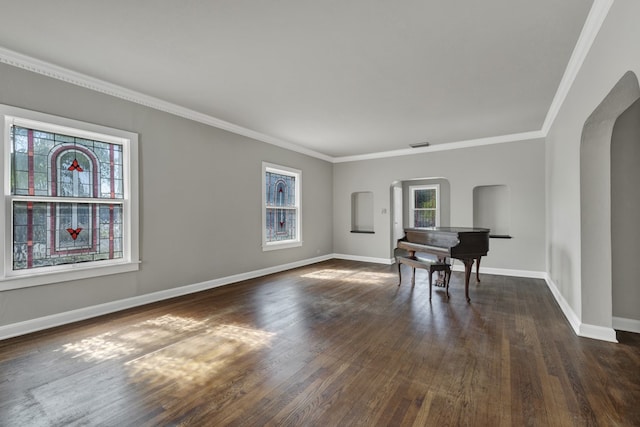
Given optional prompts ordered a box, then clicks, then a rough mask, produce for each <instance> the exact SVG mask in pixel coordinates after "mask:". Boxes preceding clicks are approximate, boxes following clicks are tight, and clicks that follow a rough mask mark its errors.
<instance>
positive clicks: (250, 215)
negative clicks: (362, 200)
mask: <svg viewBox="0 0 640 427" xmlns="http://www.w3.org/2000/svg"><path fill="white" fill-rule="evenodd" d="M0 103H2V104H7V105H12V106H16V107H20V108H26V109H31V110H35V111H40V112H44V113H48V114H54V115H58V116H63V117H67V118H72V119H76V120H81V121H85V122H90V123H95V124H99V125H104V126H109V127H114V128H119V129H123V130H127V131H131V132H135V133H138V134H139V135H140V139H139V141H140V143H139V145H140V150H139V153H140V173H139V177H140V227H141V228H140V254H141V259H142V264H141V269H140V271H138V272H135V273H126V274H118V275H112V276H104V277H100V278H96V279H88V280H78V281H73V282H65V283H58V284H52V285H45V286H37V287H32V288H26V289H19V290H12V291H6V292H0V326H2V325H6V324H11V323H15V322H19V321H23V320H28V319H33V318H38V317H42V316H46V315H51V314H56V313H61V312H65V311H69V310H73V309H78V308H83V307H88V306H92V305H97V304H101V303H106V302H112V301H116V300H119V299H124V298H129V297H134V296H139V295H143V294H147V293H152V292H156V291H161V290H166V289H169V288H174V287H179V286H184V285H190V284H195V283H200V282H203V281H208V280H212V279H216V278H223V277H227V276H231V275H234V274H239V273H245V272H250V271H254V270H259V269H262V268H267V267H273V266H278V265H282V264H286V263H290V262H295V261H300V260H305V259H310V258H313V257H316V256H320V255H326V254H330V253H332V249H333V242H332V234H331V233H330V232H327V230H331V229H332V228H333V221H332V214H333V206H332V203H333V199H332V195H331V190H332V187H333V185H332V165H331V164H330V163H328V162H325V161H322V160H318V159H315V158H311V157H308V156H305V155H302V154H298V153H295V152H292V151H288V150H284V149H280V148H278V147H275V146H272V145H269V144H265V143H262V142H258V141H255V140H252V139H249V138H246V137H243V136H238V135H235V134H232V133H229V132H226V131H223V130H220V129H216V128H213V127H210V126H206V125H203V124H200V123H197V122H193V121H190V120H187V119H183V118H180V117H176V116H173V115H170V114H166V113H163V112H160V111H157V110H154V109H150V108H147V107H143V106H141V105H138V104H134V103H131V102H127V101H124V100H121V99H118V98H114V97H111V96H108V95H104V94H100V93H98V92H94V91H91V90H88V89H84V88H81V87H78V86H74V85H71V84H67V83H64V82H61V81H59V80H54V79H51V78H48V77H45V76H42V75H39V74H34V73H31V72H28V71H25V70H22V69H18V68H14V67H11V66H8V65H4V64H0ZM262 161H268V162H271V163H276V164H281V165H284V166H289V167H293V168H297V169H300V170H302V215H303V218H302V225H303V230H302V237H303V246H302V247H300V248H292V249H284V250H277V251H268V252H262V249H261V170H262V169H261V168H262Z"/></svg>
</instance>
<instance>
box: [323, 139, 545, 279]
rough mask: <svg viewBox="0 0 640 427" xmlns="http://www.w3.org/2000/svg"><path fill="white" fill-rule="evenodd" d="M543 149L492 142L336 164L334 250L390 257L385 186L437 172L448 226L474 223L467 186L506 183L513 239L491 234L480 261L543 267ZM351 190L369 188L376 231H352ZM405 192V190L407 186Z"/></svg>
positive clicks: (486, 264) (533, 268) (532, 143)
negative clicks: (444, 190)
mask: <svg viewBox="0 0 640 427" xmlns="http://www.w3.org/2000/svg"><path fill="white" fill-rule="evenodd" d="M544 150H545V148H544V141H543V140H540V139H538V140H529V141H519V142H510V143H504V144H494V145H487V146H482V147H474V148H465V149H458V150H449V151H433V152H429V153H422V154H415V155H411V156H398V157H393V158H386V159H375V160H362V161H355V162H345V163H337V164H335V165H334V181H333V185H334V190H333V193H334V196H333V197H334V231H333V233H334V234H333V242H334V252H336V253H338V254H344V255H349V256H353V257H364V258H373V259H378V260H383V259H386V260H389V259H390V258H391V251H392V246H393V242H392V237H391V215H390V213H391V211H390V209H391V193H392V192H391V191H390V188H391V187H392V185H394V183H397V182H399V181H406V180H413V179H427V178H442V179H445V180H447V181H448V183H449V187H450V225H451V226H461V227H471V226H472V225H473V189H474V187H476V186H477V185H500V184H504V185H508V186H509V188H510V191H511V193H510V194H511V198H510V203H511V206H510V211H511V216H512V218H511V229H510V232H511V235H512V236H513V239H491V241H490V251H489V255H488V256H487V258H486V260H485V259H483V261H482V266H484V267H490V268H491V267H492V268H502V269H512V270H524V271H536V272H544V271H545V260H544V245H545V235H544V233H545V215H544V213H545V195H544V188H545V184H544V182H545V170H544V159H545V151H544ZM354 191H372V192H373V194H374V226H375V231H376V232H375V234H369V235H355V234H352V233H350V232H349V231H350V230H349V227H350V218H351V216H350V201H351V193H352V192H354ZM405 193H406V191H405Z"/></svg>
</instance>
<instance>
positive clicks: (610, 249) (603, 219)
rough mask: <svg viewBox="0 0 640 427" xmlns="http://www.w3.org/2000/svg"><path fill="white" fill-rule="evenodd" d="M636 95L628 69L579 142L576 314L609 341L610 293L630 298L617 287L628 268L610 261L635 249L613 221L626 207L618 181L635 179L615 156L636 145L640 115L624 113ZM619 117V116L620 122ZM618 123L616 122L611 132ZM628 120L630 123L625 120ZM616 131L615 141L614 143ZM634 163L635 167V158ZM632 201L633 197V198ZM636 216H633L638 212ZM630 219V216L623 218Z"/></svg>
mask: <svg viewBox="0 0 640 427" xmlns="http://www.w3.org/2000/svg"><path fill="white" fill-rule="evenodd" d="M639 98H640V87H639V85H638V78H637V76H636V75H635V74H634V73H633V72H631V71H629V72H627V73H625V74H624V76H622V78H621V79H620V80H619V81H618V83H617V84H616V85H615V86H614V87H613V89H611V91H610V92H609V94H608V95H607V96H606V97H605V98H604V99H603V101H602V102H601V103H600V105H598V107H597V108H596V109H595V110H594V111H593V113H592V114H591V115H590V116H589V118H588V119H587V120H586V122H585V124H584V127H583V130H582V137H581V144H580V211H581V218H580V234H581V307H580V312H581V313H580V314H581V320H582V324H583V325H589V327H597V328H600V329H601V331H600V332H602V333H603V334H605V333H606V334H607V335H608V337H607V338H608V339H609V340H610V341H616V337H615V330H614V329H613V328H614V325H613V323H614V321H613V319H614V311H618V307H616V308H615V309H614V301H613V294H614V293H615V294H616V301H618V300H620V299H621V298H622V299H624V298H626V297H628V295H627V296H625V295H622V294H620V292H618V291H621V292H622V293H623V294H624V292H625V290H624V289H625V288H626V285H624V286H621V287H620V280H625V279H623V277H625V276H627V275H628V274H632V272H630V271H617V272H616V273H615V275H614V273H613V266H614V265H616V268H617V269H620V268H622V269H627V268H630V267H629V266H628V264H629V263H624V264H626V266H625V265H624V264H623V263H620V262H618V261H619V260H616V262H615V263H614V261H613V256H614V255H616V256H619V253H620V252H624V251H627V252H634V251H636V249H634V248H633V247H629V248H625V247H624V246H625V245H626V243H624V242H622V241H620V240H618V239H619V237H618V235H619V233H620V230H619V228H618V229H617V231H614V233H612V229H614V230H616V227H617V225H613V220H614V219H616V221H617V220H618V219H617V218H625V217H626V216H627V213H624V212H623V211H622V209H624V208H623V206H622V202H621V200H623V199H624V198H625V196H624V190H622V189H620V188H619V185H620V183H621V182H623V181H624V180H635V179H637V178H636V176H637V174H636V172H634V171H632V170H630V169H629V168H630V166H628V165H627V164H626V163H624V162H623V163H624V164H623V163H621V162H620V161H619V158H620V157H621V156H624V155H625V154H624V153H625V150H626V151H627V152H629V153H634V152H635V151H636V149H637V147H633V146H631V145H629V144H640V140H638V139H636V140H635V141H634V136H633V127H634V126H635V125H633V123H634V121H635V120H639V119H638V117H634V116H633V114H634V112H635V111H636V110H634V109H631V110H630V111H631V112H630V113H629V114H630V115H629V117H626V115H625V111H627V110H628V109H629V108H630V107H632V105H634V103H635V102H636V101H637V100H638V99H639ZM621 117H622V118H623V120H622V121H621V122H618V119H619V118H621ZM617 122H618V123H619V124H618V129H617V131H616V132H615V133H617V136H615V135H614V128H616V123H617ZM627 122H631V123H632V124H631V125H628V123H627ZM620 132H621V133H620ZM614 136H615V138H616V140H615V143H614V144H612V141H613V138H614ZM636 138H637V136H636ZM612 151H613V153H612ZM633 155H634V156H635V155H636V154H633ZM613 161H615V164H614V163H612V162H613ZM633 167H634V168H637V167H638V166H637V163H636V164H635V165H634V166H633ZM614 170H615V172H614ZM639 184H640V182H636V183H635V184H632V186H633V187H634V188H636V189H637V188H638V185H639ZM612 186H616V189H614V190H612ZM621 191H622V192H621ZM636 192H637V190H636ZM612 196H613V198H612ZM632 197H636V196H632ZM634 200H635V199H634ZM636 202H637V200H636V201H635V202H634V203H636ZM634 215H635V217H636V218H637V216H638V215H637V212H635V213H634ZM628 220H629V218H626V219H624V221H628ZM635 228H637V225H636V226H635ZM639 256H640V253H635V254H633V257H632V259H634V258H635V261H634V262H633V263H632V264H637V259H638V257H639ZM614 279H615V280H614ZM616 282H617V283H616ZM636 282H637V276H636ZM635 286H638V285H635ZM614 287H615V290H614ZM636 305H637V304H636ZM638 319H640V313H639V315H638ZM639 322H640V321H639ZM619 329H621V328H619Z"/></svg>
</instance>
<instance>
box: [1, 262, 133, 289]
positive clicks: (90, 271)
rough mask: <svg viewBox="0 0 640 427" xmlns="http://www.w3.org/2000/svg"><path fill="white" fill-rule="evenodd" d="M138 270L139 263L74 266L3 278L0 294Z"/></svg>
mask: <svg viewBox="0 0 640 427" xmlns="http://www.w3.org/2000/svg"><path fill="white" fill-rule="evenodd" d="M139 269H140V261H134V262H123V263H118V264H109V265H105V266H99V267H96V266H81V264H74V267H71V268H69V269H65V270H64V271H57V272H43V273H31V274H29V275H22V276H21V275H14V276H5V277H4V278H2V279H0V292H2V291H9V290H13V289H22V288H29V287H32V286H42V285H49V284H53V283H61V282H68V281H71V280H80V279H89V278H92V277H99V276H107V275H111V274H118V273H128V272H131V271H138V270H139Z"/></svg>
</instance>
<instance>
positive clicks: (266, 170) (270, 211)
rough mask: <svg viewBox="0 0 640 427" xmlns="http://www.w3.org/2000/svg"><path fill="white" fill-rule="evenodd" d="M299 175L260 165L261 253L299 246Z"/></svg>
mask: <svg viewBox="0 0 640 427" xmlns="http://www.w3.org/2000/svg"><path fill="white" fill-rule="evenodd" d="M301 178H302V172H301V171H299V170H297V169H292V168H288V167H285V166H278V165H273V164H270V163H263V164H262V179H263V185H262V188H263V190H262V197H263V202H262V205H263V210H262V224H263V227H262V229H263V233H262V250H265V251H267V250H272V249H284V248H291V247H296V246H301V245H302V239H301V236H300V230H301V227H300V218H301V215H300V188H301V185H300V184H301V183H300V180H301Z"/></svg>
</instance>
